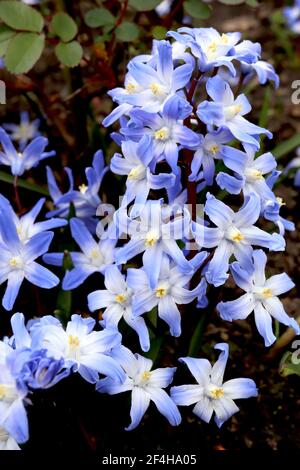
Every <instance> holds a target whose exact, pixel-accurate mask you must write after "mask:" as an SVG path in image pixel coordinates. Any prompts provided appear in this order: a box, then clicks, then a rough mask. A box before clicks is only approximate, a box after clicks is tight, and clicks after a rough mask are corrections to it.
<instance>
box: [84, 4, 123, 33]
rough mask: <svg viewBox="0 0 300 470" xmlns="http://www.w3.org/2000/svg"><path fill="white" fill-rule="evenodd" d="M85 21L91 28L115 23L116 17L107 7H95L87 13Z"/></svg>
mask: <svg viewBox="0 0 300 470" xmlns="http://www.w3.org/2000/svg"><path fill="white" fill-rule="evenodd" d="M84 21H85V23H86V24H87V25H88V26H89V27H90V28H99V27H101V26H110V25H111V26H112V25H114V24H115V22H116V18H115V17H114V16H113V15H112V14H111V12H110V11H108V10H106V8H94V9H93V10H90V11H88V12H87V13H86V14H85V16H84Z"/></svg>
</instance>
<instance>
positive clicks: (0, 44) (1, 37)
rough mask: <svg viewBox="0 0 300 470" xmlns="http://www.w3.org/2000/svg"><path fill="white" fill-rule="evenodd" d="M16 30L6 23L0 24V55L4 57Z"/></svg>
mask: <svg viewBox="0 0 300 470" xmlns="http://www.w3.org/2000/svg"><path fill="white" fill-rule="evenodd" d="M15 34H16V33H15V31H14V30H13V29H11V28H9V27H8V26H6V25H5V24H0V56H1V57H3V56H4V55H5V52H6V50H7V48H8V44H9V41H10V40H11V38H12V37H13V36H14V35H15Z"/></svg>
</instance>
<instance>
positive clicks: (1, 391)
mask: <svg viewBox="0 0 300 470" xmlns="http://www.w3.org/2000/svg"><path fill="white" fill-rule="evenodd" d="M6 389H7V387H6V385H4V384H0V400H3V399H4V398H5V396H6V391H7V390H6Z"/></svg>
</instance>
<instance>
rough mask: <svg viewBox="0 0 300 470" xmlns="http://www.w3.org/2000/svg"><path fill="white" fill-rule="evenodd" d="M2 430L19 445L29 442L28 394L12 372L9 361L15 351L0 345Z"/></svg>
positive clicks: (0, 411)
mask: <svg viewBox="0 0 300 470" xmlns="http://www.w3.org/2000/svg"><path fill="white" fill-rule="evenodd" d="M0 346H1V350H2V351H1V352H2V354H0V428H4V429H5V431H6V432H7V433H8V434H9V435H11V436H12V438H13V439H15V440H16V441H17V442H18V443H19V444H22V443H23V442H26V441H27V440H28V437H29V435H28V420H27V414H26V410H25V407H24V399H25V398H26V393H24V390H22V389H20V388H19V387H18V384H17V381H16V379H15V377H14V375H13V374H12V371H11V370H10V367H9V364H8V360H9V356H10V354H12V353H14V351H13V350H12V349H11V348H10V347H9V346H8V345H6V344H4V343H0Z"/></svg>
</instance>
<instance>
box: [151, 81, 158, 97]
mask: <svg viewBox="0 0 300 470" xmlns="http://www.w3.org/2000/svg"><path fill="white" fill-rule="evenodd" d="M150 90H151V91H152V93H153V95H158V93H159V92H160V91H161V86H160V85H159V84H158V83H151V85H150Z"/></svg>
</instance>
